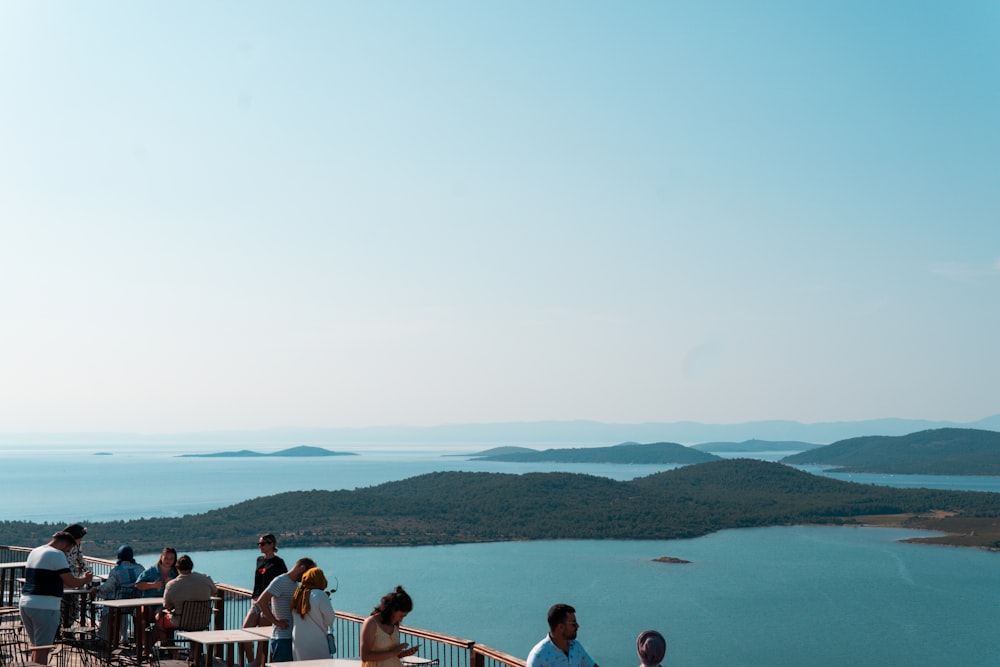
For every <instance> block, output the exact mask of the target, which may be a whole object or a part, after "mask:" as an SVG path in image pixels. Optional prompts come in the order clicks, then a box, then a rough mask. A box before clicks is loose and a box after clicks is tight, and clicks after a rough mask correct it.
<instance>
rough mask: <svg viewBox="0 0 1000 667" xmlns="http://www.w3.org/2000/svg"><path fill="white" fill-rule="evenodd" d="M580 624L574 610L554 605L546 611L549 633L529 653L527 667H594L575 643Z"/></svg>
mask: <svg viewBox="0 0 1000 667" xmlns="http://www.w3.org/2000/svg"><path fill="white" fill-rule="evenodd" d="M579 627H580V624H579V623H577V622H576V609H573V607H571V606H569V605H568V604H555V605H552V607H551V608H550V609H549V634H548V635H546V636H545V639H543V640H542V641H540V642H538V643H537V644H536V645H535V648H533V649H531V653H529V654H528V662H527V667H597V663H596V662H594V659H593V658H591V657H590V656H589V655H588V654H587V651H586V649H584V648H583V646H582V645H581V644H580V642H578V641H576V632H577V630H578V629H579Z"/></svg>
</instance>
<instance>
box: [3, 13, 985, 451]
mask: <svg viewBox="0 0 1000 667" xmlns="http://www.w3.org/2000/svg"><path fill="white" fill-rule="evenodd" d="M0 80H2V81H3V83H4V88H3V89H4V104H3V105H0V146H2V147H3V151H4V159H3V160H2V161H0V220H2V222H0V229H2V236H0V313H2V315H3V326H2V327H0V432H3V433H10V432H22V433H23V432H33V433H38V432H74V433H79V432H91V433H93V432H116V433H121V432H125V433H146V434H169V433H178V432H208V431H213V432H214V431H229V430H234V429H241V430H258V429H266V428H272V427H274V426H275V425H282V424H297V425H300V428H343V427H354V428H364V427H372V426H375V425H378V424H409V425H412V426H414V427H419V426H428V427H429V426H434V425H441V424H482V423H510V422H539V421H572V420H579V419H588V420H596V421H599V422H603V423H617V424H643V423H660V422H663V423H674V422H681V421H693V422H699V423H714V424H740V423H746V422H753V421H768V420H791V421H796V422H799V423H804V424H814V423H826V422H843V421H860V420H867V419H878V418H882V417H884V416H886V415H892V416H895V417H897V418H901V419H917V420H924V419H926V420H930V421H950V422H956V423H967V422H971V421H974V420H979V419H982V418H984V417H985V416H989V415H994V414H996V413H997V412H998V411H1000V383H998V382H997V381H996V379H997V378H998V377H1000V355H998V354H996V353H995V352H994V348H995V340H994V339H995V336H996V332H997V331H998V330H1000V308H998V307H997V304H998V303H1000V221H998V219H997V211H1000V188H998V187H997V183H998V182H1000V123H998V122H997V118H1000V88H998V87H997V86H996V85H995V84H996V81H998V80H1000V5H998V4H997V3H991V2H975V1H973V2H965V3H958V4H954V3H952V4H948V3H934V2H921V1H918V2H901V1H898V0H884V1H879V2H868V3H859V2H847V3H845V2H823V1H820V2H812V3H801V2H793V1H791V0H765V1H762V2H756V3H744V2H736V1H735V0H721V1H720V2H713V3H701V2H694V1H690V0H679V1H677V2H666V3H598V2H592V1H589V0H585V1H583V2H567V1H566V0H555V1H553V2H547V3H541V4H540V3H529V2H524V1H523V0H514V1H513V2H504V3H495V2H480V3H472V4H470V3H466V2H458V1H455V0H442V1H440V2H434V3H398V2H384V1H379V0H375V1H373V2H365V3H318V2H304V3H294V4H269V3H237V2H234V1H232V0H222V1H220V2H215V3H208V4H206V3H195V2H191V1H189V0H181V1H179V2H172V3H133V2H125V1H124V0H109V1H108V2H101V3H96V4H50V3H37V2H30V1H28V0H11V1H9V2H4V3H2V4H0Z"/></svg>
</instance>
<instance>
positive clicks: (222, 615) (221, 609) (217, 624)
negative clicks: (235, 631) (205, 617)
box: [212, 591, 226, 630]
mask: <svg viewBox="0 0 1000 667" xmlns="http://www.w3.org/2000/svg"><path fill="white" fill-rule="evenodd" d="M217 604H218V606H217V607H216V609H215V620H214V621H213V623H212V628H213V629H214V630H225V629H226V593H225V591H219V601H218V603H217Z"/></svg>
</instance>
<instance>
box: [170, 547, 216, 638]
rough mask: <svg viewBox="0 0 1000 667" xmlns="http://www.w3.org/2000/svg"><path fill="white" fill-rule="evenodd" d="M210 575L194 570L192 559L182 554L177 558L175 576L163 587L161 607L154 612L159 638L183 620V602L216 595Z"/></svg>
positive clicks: (174, 628)
mask: <svg viewBox="0 0 1000 667" xmlns="http://www.w3.org/2000/svg"><path fill="white" fill-rule="evenodd" d="M218 592H219V589H218V588H216V586H215V582H214V581H212V577H210V576H208V575H207V574H202V573H201V572H195V571H194V561H192V560H191V556H188V555H187V554H184V555H183V556H181V557H180V558H178V559H177V578H176V579H173V580H171V581H170V582H169V583H168V584H167V585H166V587H165V588H164V589H163V608H162V609H161V610H160V611H158V612H156V628H157V633H158V634H159V635H160V637H159V639H165V638H166V637H167V636H168V635H169V634H170V632H171V631H172V630H176V629H177V626H179V625H180V624H181V622H182V621H183V617H182V616H181V614H182V613H183V608H184V603H185V602H189V601H201V600H205V601H207V600H211V599H212V596H213V595H217V594H218Z"/></svg>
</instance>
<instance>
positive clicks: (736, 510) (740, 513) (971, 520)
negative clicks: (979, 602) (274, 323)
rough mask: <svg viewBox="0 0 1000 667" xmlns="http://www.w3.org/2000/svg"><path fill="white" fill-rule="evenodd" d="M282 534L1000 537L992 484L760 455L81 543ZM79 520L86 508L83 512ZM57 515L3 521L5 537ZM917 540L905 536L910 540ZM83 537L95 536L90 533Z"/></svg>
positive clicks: (237, 541) (16, 539)
mask: <svg viewBox="0 0 1000 667" xmlns="http://www.w3.org/2000/svg"><path fill="white" fill-rule="evenodd" d="M276 516H278V517H281V518H282V521H281V532H280V538H281V544H282V546H283V547H285V546H287V547H312V546H417V545H432V544H460V543H472V542H500V541H515V540H556V539H576V540H670V539H680V538H692V537H698V536H701V535H706V534H708V533H711V532H714V531H718V530H723V529H727V528H751V527H763V526H780V525H792V524H828V525H882V526H901V527H907V528H920V529H928V530H937V531H941V532H944V533H948V535H946V536H943V537H942V536H936V535H935V536H928V537H920V538H917V540H919V541H921V542H924V543H938V544H954V545H962V546H975V547H982V548H989V549H998V548H1000V493H984V492H975V491H943V490H934V489H909V488H892V487H884V486H876V485H872V484H857V483H853V482H845V481H840V480H836V479H831V478H829V477H824V476H821V475H814V474H811V473H808V472H805V471H802V470H797V469H795V468H793V467H791V466H788V465H784V464H782V463H773V462H767V461H760V460H756V459H731V460H723V459H720V460H716V461H711V462H707V463H699V464H694V465H689V466H684V467H680V468H676V469H673V470H669V471H666V472H660V473H656V474H653V475H648V476H646V477H639V478H636V479H633V480H629V481H617V480H613V479H609V478H607V477H599V476H595V475H584V474H579V473H565V472H552V473H524V474H510V473H486V472H434V473H428V474H424V475H419V476H417V477H412V478H410V479H406V480H402V481H397V482H387V483H385V484H380V485H378V486H372V487H364V488H358V489H354V490H350V491H347V490H342V491H319V490H314V491H293V492H287V493H279V494H277V495H273V496H267V497H262V498H254V499H252V500H247V501H245V502H241V503H238V504H235V505H231V506H229V507H225V508H222V509H218V510H212V511H210V512H205V513H202V514H193V515H186V516H183V517H165V518H145V519H136V520H128V521H87V526H88V528H89V532H88V540H91V541H90V542H88V553H89V554H91V555H95V556H106V557H113V556H114V554H115V550H116V549H117V547H118V545H120V544H123V543H126V542H127V543H129V544H131V545H132V547H133V548H134V549H135V550H136V551H137V552H143V553H151V552H157V551H158V550H159V549H162V548H163V545H164V544H171V545H174V546H175V547H176V548H178V549H181V550H185V551H187V550H196V551H207V550H222V549H241V548H244V546H245V545H246V544H247V542H248V540H250V539H252V538H253V537H255V536H256V535H259V534H263V533H266V532H268V531H269V530H274V517H276ZM80 519H84V520H85V519H86V517H85V516H80ZM61 525H62V524H58V525H57V524H51V523H50V524H39V523H31V522H27V521H3V522H0V536H2V537H3V540H4V542H5V543H7V544H40V543H42V542H43V541H44V540H45V539H47V537H48V536H49V535H51V534H52V533H53V532H54V531H56V530H58V529H59V528H60V527H61ZM917 540H914V541H917ZM91 545H92V546H91Z"/></svg>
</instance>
